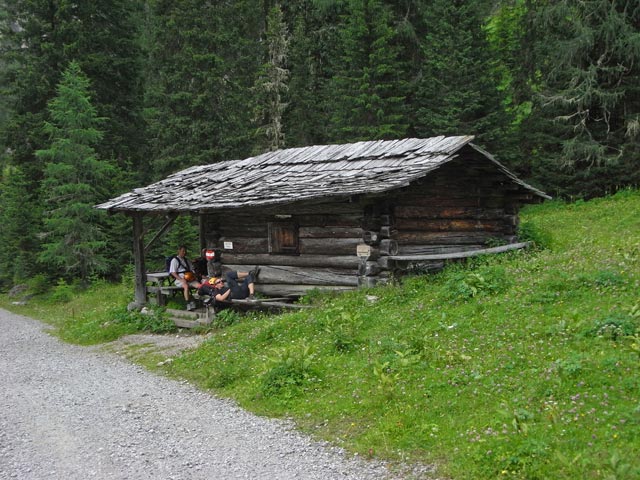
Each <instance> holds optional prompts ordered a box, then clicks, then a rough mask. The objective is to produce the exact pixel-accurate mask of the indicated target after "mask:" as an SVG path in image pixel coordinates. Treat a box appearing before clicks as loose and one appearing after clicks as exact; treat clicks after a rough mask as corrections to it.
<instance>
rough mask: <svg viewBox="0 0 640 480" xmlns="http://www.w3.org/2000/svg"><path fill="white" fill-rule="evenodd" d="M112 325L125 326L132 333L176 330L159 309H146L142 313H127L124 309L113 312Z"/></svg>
mask: <svg viewBox="0 0 640 480" xmlns="http://www.w3.org/2000/svg"><path fill="white" fill-rule="evenodd" d="M112 323H114V324H120V325H127V326H129V327H131V329H132V330H133V331H145V332H151V333H168V332H173V331H175V330H176V325H175V323H173V322H172V321H171V320H170V319H169V318H168V317H167V316H166V315H165V313H164V311H163V310H162V309H159V308H148V307H147V308H146V309H145V310H143V311H142V312H138V311H135V310H133V311H127V310H126V309H124V308H120V309H116V310H114V312H113V317H112Z"/></svg>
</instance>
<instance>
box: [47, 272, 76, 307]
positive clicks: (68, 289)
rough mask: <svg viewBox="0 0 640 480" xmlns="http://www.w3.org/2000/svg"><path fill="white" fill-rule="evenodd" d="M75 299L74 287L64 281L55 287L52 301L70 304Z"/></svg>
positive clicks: (61, 280) (59, 281) (60, 281)
mask: <svg viewBox="0 0 640 480" xmlns="http://www.w3.org/2000/svg"><path fill="white" fill-rule="evenodd" d="M72 298H73V287H72V286H71V285H69V284H68V283H67V282H66V281H64V279H62V278H61V279H60V280H58V284H57V285H56V286H55V287H54V289H53V293H52V294H51V300H53V301H54V302H56V303H68V302H70V301H71V299H72Z"/></svg>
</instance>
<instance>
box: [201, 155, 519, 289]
mask: <svg viewBox="0 0 640 480" xmlns="http://www.w3.org/2000/svg"><path fill="white" fill-rule="evenodd" d="M522 195H523V190H522V189H521V188H520V187H519V186H518V185H517V184H514V183H513V181H512V180H511V179H510V178H508V177H507V176H506V175H505V174H504V173H502V172H501V171H500V170H499V169H497V168H496V167H495V165H494V164H492V163H490V162H488V161H487V160H486V159H482V158H478V157H477V156H474V155H470V154H464V153H462V154H461V156H460V158H459V159H457V160H454V161H452V162H450V163H448V164H446V165H444V166H443V167H441V168H439V169H438V170H436V171H434V172H432V173H431V174H430V175H429V176H427V177H426V178H424V179H421V180H418V181H415V182H413V183H412V184H410V185H409V186H408V187H405V188H403V189H400V190H395V191H393V192H389V193H387V194H380V195H376V196H363V197H361V198H358V199H353V198H352V199H349V201H340V202H333V203H330V202H328V203H324V204H323V203H316V204H305V205H302V206H295V207H294V206H291V205H285V206H280V207H269V208H264V209H261V210H260V212H259V213H257V214H256V209H252V210H250V211H246V212H243V211H237V212H234V213H233V214H230V213H225V214H222V215H220V214H209V215H204V216H203V217H202V225H203V227H202V231H203V235H204V242H203V246H206V247H209V248H217V249H219V250H220V251H222V262H223V265H224V266H225V268H227V269H234V270H250V269H252V268H253V267H254V266H256V265H259V266H260V267H261V271H260V276H259V279H258V283H257V285H256V288H257V290H258V291H259V292H262V293H265V294H268V295H278V296H285V295H298V294H303V293H305V292H307V291H309V290H310V289H313V288H321V289H322V288H330V289H338V290H339V289H350V288H356V287H358V286H372V285H375V284H376V283H378V282H380V281H382V282H384V281H387V280H388V278H389V277H390V274H391V272H393V273H398V265H396V264H395V263H394V261H393V259H392V257H393V256H396V255H425V254H442V253H455V252H465V251H471V250H479V249H483V248H486V247H487V245H491V244H494V243H496V242H503V243H512V242H514V241H515V236H516V231H517V226H518V215H517V214H518V209H519V206H520V204H521V203H523V198H522ZM526 200H528V199H524V201H526ZM273 222H282V223H286V224H288V225H295V227H296V229H297V230H296V233H297V252H296V253H295V254H284V253H282V252H271V253H270V248H272V244H271V243H270V239H269V236H270V233H269V224H270V223H273ZM225 244H226V245H227V246H229V245H230V244H232V245H233V248H225ZM405 264H406V262H405ZM442 265H443V262H441V261H439V262H434V263H433V265H426V268H427V269H429V268H441V267H442Z"/></svg>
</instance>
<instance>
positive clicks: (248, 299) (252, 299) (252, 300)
mask: <svg viewBox="0 0 640 480" xmlns="http://www.w3.org/2000/svg"><path fill="white" fill-rule="evenodd" d="M247 301H248V302H257V301H258V299H257V298H256V297H254V296H253V295H249V296H248V297H247Z"/></svg>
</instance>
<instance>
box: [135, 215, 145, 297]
mask: <svg viewBox="0 0 640 480" xmlns="http://www.w3.org/2000/svg"><path fill="white" fill-rule="evenodd" d="M132 219H133V258H134V262H135V297H134V303H135V306H138V307H142V306H143V305H144V304H145V303H147V286H146V281H147V276H146V274H145V266H144V235H143V233H142V214H141V213H134V214H133V216H132Z"/></svg>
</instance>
